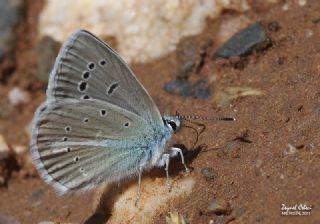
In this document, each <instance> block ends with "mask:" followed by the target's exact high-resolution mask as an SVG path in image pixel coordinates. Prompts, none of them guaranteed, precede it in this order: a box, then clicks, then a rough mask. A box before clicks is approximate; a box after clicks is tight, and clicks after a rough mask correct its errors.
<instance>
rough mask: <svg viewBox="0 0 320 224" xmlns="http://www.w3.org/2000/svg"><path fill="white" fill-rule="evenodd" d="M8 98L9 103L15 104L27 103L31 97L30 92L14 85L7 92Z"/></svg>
mask: <svg viewBox="0 0 320 224" xmlns="http://www.w3.org/2000/svg"><path fill="white" fill-rule="evenodd" d="M8 99H9V102H10V104H11V105H13V106H16V105H19V104H24V103H28V102H29V101H30V99H31V97H30V94H29V93H28V92H26V91H24V90H22V89H20V88H19V87H14V88H12V89H11V90H10V92H9V94H8Z"/></svg>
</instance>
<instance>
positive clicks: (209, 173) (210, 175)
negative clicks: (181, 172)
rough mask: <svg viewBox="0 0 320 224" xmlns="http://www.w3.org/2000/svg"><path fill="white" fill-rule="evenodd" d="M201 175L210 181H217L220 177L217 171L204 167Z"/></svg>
mask: <svg viewBox="0 0 320 224" xmlns="http://www.w3.org/2000/svg"><path fill="white" fill-rule="evenodd" d="M201 174H202V175H203V176H205V177H206V178H208V179H215V178H217V177H218V173H217V171H215V170H214V169H213V168H212V167H204V168H202V169H201Z"/></svg>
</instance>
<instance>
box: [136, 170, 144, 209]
mask: <svg viewBox="0 0 320 224" xmlns="http://www.w3.org/2000/svg"><path fill="white" fill-rule="evenodd" d="M142 168H143V166H139V178H138V193H137V197H136V201H135V203H134V206H137V204H138V201H139V200H140V196H141V178H142Z"/></svg>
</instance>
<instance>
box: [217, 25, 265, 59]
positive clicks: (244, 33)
mask: <svg viewBox="0 0 320 224" xmlns="http://www.w3.org/2000/svg"><path fill="white" fill-rule="evenodd" d="M270 43H271V42H270V39H269V38H268V36H267V34H266V31H265V29H264V28H263V26H262V25H261V23H260V22H256V23H254V24H252V25H250V26H249V27H247V28H245V29H243V30H241V31H239V32H238V33H236V34H235V35H233V36H232V37H231V38H230V39H229V40H228V41H227V42H226V43H225V44H224V45H223V46H221V47H220V48H219V49H218V50H217V51H216V52H215V53H214V56H215V57H223V58H230V57H235V56H246V55H249V54H251V53H252V52H253V51H258V50H262V49H265V48H266V47H268V46H269V45H270Z"/></svg>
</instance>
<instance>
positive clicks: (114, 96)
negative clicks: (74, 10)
mask: <svg viewBox="0 0 320 224" xmlns="http://www.w3.org/2000/svg"><path fill="white" fill-rule="evenodd" d="M47 95H48V100H49V101H59V100H66V99H99V100H102V101H106V102H109V103H111V104H114V105H117V106H119V107H121V108H123V109H126V110H128V111H131V112H133V113H135V114H137V115H139V116H141V117H142V118H143V119H145V120H147V121H149V123H152V124H155V125H158V126H159V127H161V126H162V125H163V124H162V120H161V115H160V113H159V111H158V109H157V107H156V105H155V104H154V102H153V101H152V99H151V97H150V96H149V94H148V93H147V92H146V90H145V89H144V88H143V86H142V85H141V84H140V83H139V81H138V80H137V79H136V77H135V76H134V74H133V73H132V71H131V70H130V69H129V68H128V66H127V65H126V63H125V62H124V61H123V60H122V59H121V58H120V56H119V55H118V54H117V53H116V52H115V51H114V50H112V49H111V48H110V47H109V46H108V45H107V44H105V43H104V42H102V41H101V40H99V39H98V38H97V37H95V36H94V35H93V34H91V33H89V32H87V31H84V30H80V31H77V32H75V33H74V34H73V35H72V36H71V37H70V38H69V40H67V41H66V43H65V44H64V46H63V47H62V49H61V51H60V53H59V56H58V57H57V60H56V63H55V66H54V69H53V71H52V73H51V75H50V80H49V87H48V91H47Z"/></svg>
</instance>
